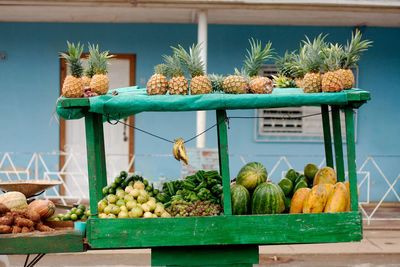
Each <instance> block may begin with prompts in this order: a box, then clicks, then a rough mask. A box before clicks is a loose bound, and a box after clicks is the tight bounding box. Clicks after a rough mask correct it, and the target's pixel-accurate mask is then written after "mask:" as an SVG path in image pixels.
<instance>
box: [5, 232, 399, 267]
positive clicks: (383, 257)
mask: <svg viewBox="0 0 400 267" xmlns="http://www.w3.org/2000/svg"><path fill="white" fill-rule="evenodd" d="M150 253H151V251H150V250H149V249H132V250H131V249H126V250H97V251H93V250H89V251H87V252H85V253H74V254H48V255H46V256H45V257H44V258H43V259H42V260H41V261H40V262H39V263H38V264H37V265H36V266H71V267H72V266H120V267H124V266H150V264H151V254H150ZM9 260H10V264H11V266H23V264H24V261H25V256H23V255H15V256H9ZM261 266H327V267H328V266H360V267H369V266H400V231H396V230H364V239H363V240H362V241H361V242H354V243H332V244H301V245H298V244H296V245H270V246H260V262H259V264H257V265H254V267H261Z"/></svg>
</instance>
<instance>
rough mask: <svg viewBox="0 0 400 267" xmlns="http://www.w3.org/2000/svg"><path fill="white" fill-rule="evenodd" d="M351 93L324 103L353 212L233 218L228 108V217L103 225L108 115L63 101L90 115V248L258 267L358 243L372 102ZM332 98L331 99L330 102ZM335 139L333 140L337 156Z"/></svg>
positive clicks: (222, 157) (223, 154)
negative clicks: (359, 123) (360, 132)
mask: <svg viewBox="0 0 400 267" xmlns="http://www.w3.org/2000/svg"><path fill="white" fill-rule="evenodd" d="M346 94H347V101H346V102H345V103H341V104H338V105H329V104H325V103H320V105H319V106H320V107H321V114H322V123H323V133H324V146H325V157H326V164H327V166H330V167H336V171H337V176H338V181H344V180H345V164H344V157H343V144H342V135H341V125H340V124H341V122H340V109H342V110H343V111H344V113H345V128H346V144H347V146H346V147H347V167H348V177H349V182H350V195H351V211H350V212H343V213H317V214H279V215H245V216H236V215H232V210H231V202H230V177H229V156H228V133H227V126H226V118H227V115H226V110H225V109H218V110H216V119H217V129H218V137H217V138H218V149H219V166H220V173H221V176H222V178H223V194H224V203H225V205H224V215H222V216H215V217H181V218H129V219H100V218H98V211H97V203H98V201H100V200H101V199H102V198H103V197H104V195H103V193H102V188H103V187H105V186H106V185H107V177H106V157H105V148H104V134H103V115H102V114H99V113H93V112H89V107H90V102H89V99H87V98H86V99H66V98H65V99H61V100H60V101H59V104H60V106H61V107H63V108H80V109H82V110H83V111H84V114H85V128H86V144H87V161H88V174H89V176H88V178H89V190H90V210H91V213H92V214H93V215H92V216H91V217H90V218H89V219H88V221H87V244H88V246H89V249H116V248H118V249H119V248H152V265H155V266H161V265H171V266H172V265H180V266H196V265H199V266H200V265H203V266H204V265H207V266H211V265H212V266H214V265H215V266H222V265H231V264H234V265H235V266H239V265H240V266H251V264H253V263H258V245H264V244H293V243H326V242H349V241H360V240H361V239H362V217H361V213H360V212H359V211H358V196H357V174H356V165H355V159H356V155H355V131H354V118H353V116H354V113H353V109H356V108H359V107H360V106H361V105H362V104H363V103H365V102H366V101H367V100H369V99H370V95H369V92H367V91H363V90H350V91H347V92H346ZM310 95H311V94H310ZM329 95H330V94H326V96H327V97H329ZM329 107H330V109H331V110H330V111H329ZM248 108H254V107H248ZM258 108H260V107H258ZM268 108H271V106H268ZM329 113H331V118H330V115H329ZM330 120H332V128H331V123H330ZM331 133H333V147H334V153H333V149H332V135H331ZM334 163H335V165H334ZM3 240H4V239H3ZM1 243H2V242H1V238H0V244H1ZM0 250H3V249H0ZM75 250H76V249H75ZM8 252H9V253H10V251H8ZM14 252H15V251H14ZM53 252H58V251H53ZM60 252H61V251H60ZM11 253H12V252H11ZM25 253H26V252H25ZM25 253H24V254H25ZM238 264H239V265H238Z"/></svg>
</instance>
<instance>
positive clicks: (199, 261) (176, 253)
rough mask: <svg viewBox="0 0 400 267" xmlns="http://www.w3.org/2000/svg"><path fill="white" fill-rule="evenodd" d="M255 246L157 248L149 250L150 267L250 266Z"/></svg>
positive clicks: (254, 254) (253, 261) (255, 261)
mask: <svg viewBox="0 0 400 267" xmlns="http://www.w3.org/2000/svg"><path fill="white" fill-rule="evenodd" d="M258 261H259V255H258V246H257V245H242V246H237V245H236V246H194V247H192V246H190V247H159V248H153V249H152V250H151V265H152V266H221V267H222V266H232V264H234V265H235V266H247V265H249V266H252V265H253V264H257V263H258Z"/></svg>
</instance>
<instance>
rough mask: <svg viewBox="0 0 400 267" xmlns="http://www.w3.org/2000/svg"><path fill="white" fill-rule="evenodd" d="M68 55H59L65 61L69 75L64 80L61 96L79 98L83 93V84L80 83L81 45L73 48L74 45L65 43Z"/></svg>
mask: <svg viewBox="0 0 400 267" xmlns="http://www.w3.org/2000/svg"><path fill="white" fill-rule="evenodd" d="M67 45H68V53H69V54H65V53H61V54H60V55H61V57H63V58H65V60H66V61H67V66H68V70H69V72H70V74H69V75H68V76H67V77H66V78H65V80H64V84H63V88H62V94H63V95H64V96H66V97H81V96H82V95H83V92H84V87H83V82H82V78H81V77H82V73H83V67H82V60H81V55H82V51H83V45H82V46H81V45H80V43H78V45H76V46H75V44H74V43H70V42H68V41H67Z"/></svg>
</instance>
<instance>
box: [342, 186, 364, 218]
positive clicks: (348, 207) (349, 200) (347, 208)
mask: <svg viewBox="0 0 400 267" xmlns="http://www.w3.org/2000/svg"><path fill="white" fill-rule="evenodd" d="M344 184H345V186H346V189H347V193H348V194H349V199H348V201H347V205H346V211H350V205H351V197H350V183H349V181H346V182H344ZM359 195H360V190H359V189H358V185H357V196H359Z"/></svg>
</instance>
